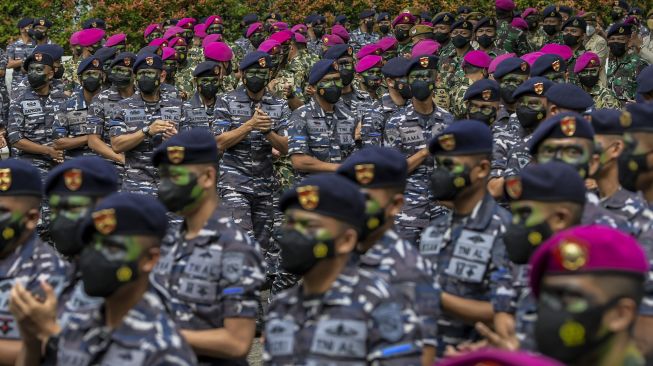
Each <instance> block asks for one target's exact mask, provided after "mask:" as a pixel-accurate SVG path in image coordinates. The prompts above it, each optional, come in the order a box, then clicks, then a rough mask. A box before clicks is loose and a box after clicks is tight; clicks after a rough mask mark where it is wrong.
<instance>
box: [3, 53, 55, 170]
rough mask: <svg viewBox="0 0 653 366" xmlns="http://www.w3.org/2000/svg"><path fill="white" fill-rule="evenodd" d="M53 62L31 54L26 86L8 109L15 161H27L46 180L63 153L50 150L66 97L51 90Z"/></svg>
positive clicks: (27, 66) (47, 58)
mask: <svg viewBox="0 0 653 366" xmlns="http://www.w3.org/2000/svg"><path fill="white" fill-rule="evenodd" d="M53 65H54V60H53V58H52V56H50V55H49V54H47V53H42V52H34V53H32V54H31V55H30V56H28V57H27V59H26V60H25V63H24V68H25V69H26V70H27V71H28V76H27V79H28V81H29V85H28V86H27V88H26V89H25V91H24V92H23V93H22V94H21V95H19V96H17V97H16V98H15V99H14V100H13V101H12V103H11V106H10V107H9V126H8V128H7V132H8V134H9V143H10V144H11V145H12V147H13V148H14V149H15V150H16V155H17V157H19V158H21V159H25V160H28V161H29V162H30V163H31V164H33V165H34V166H35V167H37V168H38V169H39V171H40V172H41V176H42V177H45V176H46V174H47V173H48V171H49V170H50V168H51V167H52V165H53V164H52V163H60V162H62V161H63V151H62V150H58V149H56V148H55V147H53V146H52V144H51V142H52V139H51V137H52V125H53V123H54V117H55V114H56V113H57V112H58V111H59V108H60V106H61V104H62V103H64V102H65V100H66V96H65V95H64V94H63V93H62V92H59V91H56V90H53V89H52V87H51V83H52V78H53V77H54V69H53Z"/></svg>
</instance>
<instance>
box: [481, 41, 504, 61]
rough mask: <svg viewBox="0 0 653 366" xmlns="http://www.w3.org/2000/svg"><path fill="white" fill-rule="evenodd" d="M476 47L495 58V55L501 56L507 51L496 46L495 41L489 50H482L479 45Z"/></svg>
mask: <svg viewBox="0 0 653 366" xmlns="http://www.w3.org/2000/svg"><path fill="white" fill-rule="evenodd" d="M477 49H478V50H481V51H483V52H485V53H487V54H488V55H489V56H490V57H492V58H496V57H497V56H501V55H503V54H505V53H508V52H506V50H504V49H502V48H499V47H497V46H496V41H495V45H494V46H493V47H492V48H490V49H489V50H482V49H481V48H480V47H479V48H477Z"/></svg>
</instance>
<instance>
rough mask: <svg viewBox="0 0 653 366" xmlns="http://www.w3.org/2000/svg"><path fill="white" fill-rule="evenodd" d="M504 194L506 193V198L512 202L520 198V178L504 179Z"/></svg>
mask: <svg viewBox="0 0 653 366" xmlns="http://www.w3.org/2000/svg"><path fill="white" fill-rule="evenodd" d="M506 193H508V196H510V198H512V199H514V200H516V199H519V197H521V194H522V185H521V178H520V177H517V176H512V177H508V178H506Z"/></svg>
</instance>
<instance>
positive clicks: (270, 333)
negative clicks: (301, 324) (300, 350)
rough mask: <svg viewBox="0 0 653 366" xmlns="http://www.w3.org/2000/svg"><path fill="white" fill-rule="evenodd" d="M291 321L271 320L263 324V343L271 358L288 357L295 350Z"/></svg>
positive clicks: (295, 326) (293, 327)
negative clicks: (265, 344)
mask: <svg viewBox="0 0 653 366" xmlns="http://www.w3.org/2000/svg"><path fill="white" fill-rule="evenodd" d="M296 328H297V325H296V324H295V322H294V321H292V320H285V319H272V320H270V321H269V322H268V323H267V324H265V335H266V337H265V342H266V343H267V348H268V352H270V354H271V355H272V356H288V355H291V354H292V353H293V351H294V349H295V330H296Z"/></svg>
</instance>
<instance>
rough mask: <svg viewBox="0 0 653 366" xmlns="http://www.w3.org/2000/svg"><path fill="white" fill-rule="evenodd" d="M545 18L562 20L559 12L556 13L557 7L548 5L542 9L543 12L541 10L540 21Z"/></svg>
mask: <svg viewBox="0 0 653 366" xmlns="http://www.w3.org/2000/svg"><path fill="white" fill-rule="evenodd" d="M546 18H562V16H561V15H560V12H559V11H558V7H556V6H555V5H549V6H547V7H546V8H544V10H542V19H546Z"/></svg>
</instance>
